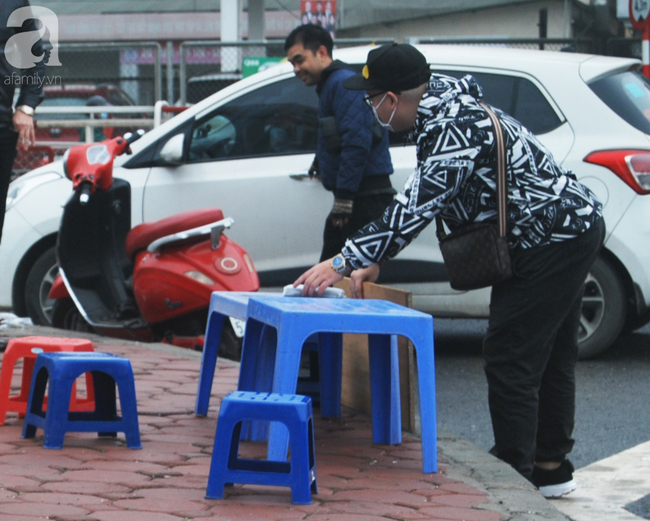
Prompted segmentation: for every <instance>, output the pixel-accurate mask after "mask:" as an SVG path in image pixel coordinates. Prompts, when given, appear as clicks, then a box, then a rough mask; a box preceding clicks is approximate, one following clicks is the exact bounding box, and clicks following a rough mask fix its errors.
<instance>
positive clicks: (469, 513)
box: [0, 328, 567, 521]
mask: <svg viewBox="0 0 650 521" xmlns="http://www.w3.org/2000/svg"><path fill="white" fill-rule="evenodd" d="M62 333H63V332H61V331H58V330H52V329H47V328H31V329H29V330H28V331H23V330H20V329H18V330H3V331H0V337H8V336H25V335H29V334H47V335H50V336H62ZM63 334H65V333H63ZM85 336H86V337H87V338H91V339H92V340H93V342H94V343H95V349H96V350H99V351H106V352H111V353H114V354H117V355H121V356H125V357H127V358H129V359H130V360H131V363H132V365H133V369H134V373H135V386H136V393H137V399H138V413H139V421H140V433H141V437H142V446H143V448H142V449H141V450H130V449H128V448H127V447H126V444H125V441H124V436H123V434H118V437H117V438H98V437H97V436H96V435H95V434H92V433H69V434H66V437H65V443H64V447H63V449H61V450H48V449H44V448H43V447H42V442H43V438H42V434H43V433H42V431H40V430H39V431H37V436H36V438H33V439H28V440H23V439H21V438H20V435H21V431H22V420H20V419H18V418H17V416H16V414H15V413H8V415H7V421H6V424H5V425H4V426H2V427H0V521H4V520H7V521H9V520H11V521H31V520H35V519H51V520H59V521H77V520H84V521H149V520H151V521H180V520H190V519H217V520H224V521H225V520H231V521H243V520H255V521H266V520H268V521H293V520H309V521H386V520H408V521H411V520H413V521H417V520H442V521H462V520H466V521H498V520H503V521H506V520H516V519H521V520H527V521H529V520H542V519H544V520H547V519H558V520H566V519H567V518H566V517H564V516H563V515H561V514H559V512H557V510H555V509H554V508H553V507H552V506H550V504H549V503H548V502H547V501H546V500H544V499H543V498H542V497H541V496H540V495H539V493H538V492H537V491H536V490H534V489H533V487H532V486H531V485H529V484H528V483H527V482H525V481H524V480H523V479H521V478H519V477H518V475H517V474H516V473H515V472H514V471H512V469H510V468H509V467H507V466H505V465H504V464H502V463H501V462H498V461H497V460H496V459H494V458H492V457H491V456H490V455H488V454H485V453H484V452H483V451H480V450H479V449H477V448H476V447H474V446H472V445H471V444H469V443H467V442H464V441H463V440H458V439H456V438H454V437H453V436H446V437H445V436H442V437H441V439H440V447H439V449H440V454H439V468H440V471H439V472H438V473H437V474H423V473H422V461H421V456H422V454H421V450H420V442H419V439H417V438H416V437H414V436H412V435H410V434H406V433H405V435H404V442H403V443H402V444H401V445H398V446H386V445H374V444H373V443H372V425H371V422H370V419H369V418H368V417H367V416H365V415H363V414H359V413H356V412H354V411H351V410H348V409H345V410H344V412H343V416H342V418H341V419H338V420H325V419H321V418H320V417H319V416H318V412H317V411H316V415H315V416H316V419H315V437H316V470H317V479H318V488H319V494H318V495H314V496H313V503H312V504H311V505H293V504H292V503H291V493H290V490H289V489H288V488H285V487H268V486H254V485H235V486H233V487H228V488H227V489H226V497H225V499H223V500H210V499H205V497H204V495H205V490H206V486H207V480H208V471H209V465H210V458H211V453H212V448H213V440H214V433H215V428H216V419H217V416H218V408H219V403H220V400H221V398H222V397H223V396H224V395H225V394H226V393H228V392H229V391H231V390H234V389H235V388H236V385H237V377H238V371H239V366H238V364H235V363H233V362H229V361H226V360H221V359H220V360H219V363H218V366H217V373H216V377H215V385H214V388H213V396H212V400H211V402H210V411H209V414H208V416H207V417H205V418H200V417H196V416H194V400H195V397H196V389H197V382H198V373H199V368H200V354H198V353H194V352H190V351H184V350H180V349H176V348H171V347H168V346H162V345H158V344H153V345H144V344H138V343H133V342H126V341H115V340H110V339H105V338H102V337H98V336H95V335H85ZM13 384H14V390H17V388H18V386H19V378H18V375H15V376H14V381H13ZM243 446H244V448H243V451H245V452H246V453H247V454H252V455H254V454H263V449H264V446H263V444H260V443H250V442H248V443H244V444H243Z"/></svg>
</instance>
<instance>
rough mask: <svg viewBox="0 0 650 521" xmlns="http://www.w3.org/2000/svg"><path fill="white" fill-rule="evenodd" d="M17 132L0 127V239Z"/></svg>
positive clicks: (14, 156)
mask: <svg viewBox="0 0 650 521" xmlns="http://www.w3.org/2000/svg"><path fill="white" fill-rule="evenodd" d="M17 140H18V134H17V133H16V132H14V131H13V130H11V129H9V128H3V129H0V210H1V211H0V240H1V239H2V227H3V226H4V220H5V205H6V204H7V191H8V190H9V181H10V179H11V171H12V168H13V165H14V160H15V159H16V142H17Z"/></svg>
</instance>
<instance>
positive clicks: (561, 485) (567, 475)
mask: <svg viewBox="0 0 650 521" xmlns="http://www.w3.org/2000/svg"><path fill="white" fill-rule="evenodd" d="M573 470H574V468H573V465H572V464H571V462H570V461H569V460H568V459H565V460H564V461H563V462H562V463H561V464H560V466H559V467H558V468H556V469H555V470H544V469H541V468H539V467H535V468H534V469H533V475H532V477H531V481H532V482H533V485H535V486H536V487H537V488H538V489H539V491H540V492H541V494H542V496H544V497H545V498H548V499H551V498H558V497H562V496H564V495H566V494H568V493H569V492H573V491H574V490H575V489H576V488H577V487H578V485H576V482H575V481H574V480H573Z"/></svg>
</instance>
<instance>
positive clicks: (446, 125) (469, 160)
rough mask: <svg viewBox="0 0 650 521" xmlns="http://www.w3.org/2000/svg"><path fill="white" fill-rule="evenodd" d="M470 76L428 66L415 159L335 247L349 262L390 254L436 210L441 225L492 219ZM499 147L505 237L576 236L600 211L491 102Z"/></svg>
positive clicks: (481, 122)
mask: <svg viewBox="0 0 650 521" xmlns="http://www.w3.org/2000/svg"><path fill="white" fill-rule="evenodd" d="M481 97H482V92H481V88H480V86H479V85H478V83H476V80H475V79H474V78H473V77H471V76H465V77H464V78H462V79H460V80H458V79H456V78H451V77H448V76H443V75H439V74H432V76H431V80H430V82H429V87H428V89H427V92H426V93H425V95H424V97H423V98H422V100H421V102H420V106H419V109H418V116H417V119H416V122H415V126H414V130H413V131H412V133H411V135H410V138H411V140H412V141H414V142H415V144H416V153H417V167H416V169H415V171H414V172H413V174H412V175H411V176H410V177H409V179H408V181H407V183H406V186H405V187H404V191H403V192H402V193H400V194H399V195H397V196H396V198H395V200H394V201H393V203H392V204H391V205H390V206H389V207H388V208H387V209H386V211H385V212H384V215H383V217H382V218H381V219H378V220H376V221H374V222H372V223H370V224H368V225H366V226H365V227H364V228H363V229H362V230H361V231H359V232H357V233H356V234H355V235H354V236H352V237H351V238H350V239H349V240H348V241H347V243H346V245H345V248H344V249H343V255H344V256H345V257H346V260H347V262H348V263H349V264H350V265H351V266H352V267H354V268H360V267H362V266H369V265H370V264H373V263H377V262H379V261H382V260H387V259H391V258H393V257H395V255H397V254H398V253H399V252H400V251H401V250H402V249H403V248H404V247H405V246H406V245H408V244H409V243H410V242H411V241H412V240H413V239H414V238H415V237H417V235H418V234H419V233H420V232H421V231H422V230H423V229H424V228H425V227H426V226H427V225H428V224H429V223H431V221H432V220H433V219H434V217H435V216H436V215H437V214H438V213H439V214H440V216H441V217H442V218H443V220H444V221H445V224H446V225H447V226H448V227H449V229H451V230H454V229H456V228H458V227H459V226H463V225H465V224H469V223H474V222H483V221H488V222H489V221H493V222H496V216H497V210H496V163H497V154H496V147H495V141H494V134H493V129H492V124H491V121H490V119H489V117H488V115H487V113H486V112H485V110H484V109H482V108H481V106H480V105H479V104H478V100H479V99H480V98H481ZM495 112H496V113H497V115H498V117H499V120H500V121H501V125H502V127H503V133H504V138H505V141H506V155H507V184H508V206H507V209H508V212H507V213H508V242H509V245H510V247H511V248H512V249H516V248H531V247H533V246H541V245H545V244H549V243H551V242H558V241H563V240H566V239H570V238H573V237H576V236H577V235H579V234H581V233H582V232H584V231H585V230H587V229H589V227H590V226H591V224H592V223H593V222H594V221H595V220H596V219H597V218H598V217H599V216H602V205H601V204H600V202H599V201H598V199H596V197H595V196H594V195H593V193H591V191H590V190H589V189H588V188H586V187H585V186H583V185H581V184H580V183H579V182H578V181H577V180H576V178H575V176H574V175H573V174H572V173H571V172H569V171H567V170H564V169H563V168H562V167H560V166H559V165H558V164H557V163H555V161H554V159H553V157H552V155H551V154H550V152H549V151H547V150H546V149H545V148H544V146H543V145H542V144H541V143H540V142H539V141H538V140H537V138H535V136H534V135H533V134H532V133H531V132H530V131H528V130H527V129H526V128H524V127H523V126H522V125H521V123H519V122H518V121H517V120H515V119H513V118H512V117H510V116H509V115H507V114H505V113H504V112H501V111H500V110H498V109H495Z"/></svg>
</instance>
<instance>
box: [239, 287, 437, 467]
mask: <svg viewBox="0 0 650 521" xmlns="http://www.w3.org/2000/svg"><path fill="white" fill-rule="evenodd" d="M265 326H272V327H273V328H275V331H276V332H277V338H274V339H273V340H274V341H264V338H263V332H264V331H265V330H268V328H265ZM314 333H320V340H321V342H325V343H327V342H340V337H341V334H342V333H359V334H368V347H369V360H370V385H371V393H372V420H373V438H374V441H375V443H383V444H391V443H399V441H397V440H396V439H395V438H396V435H397V434H396V432H395V428H394V426H395V425H400V423H399V422H400V421H401V419H400V417H399V416H400V414H399V406H398V405H399V385H397V386H395V382H396V381H397V383H398V384H399V380H398V379H397V378H396V375H395V372H396V371H395V370H394V367H396V365H393V364H394V363H395V362H396V358H397V357H396V356H395V348H394V347H395V342H394V341H392V340H391V337H392V336H394V335H402V336H405V337H407V338H409V339H410V340H411V342H413V345H414V347H415V352H416V357H417V371H418V378H417V379H418V394H419V404H420V423H421V429H422V458H423V470H424V472H425V473H429V472H436V471H437V440H436V406H435V367H434V356H433V318H432V317H431V316H430V315H427V314H425V313H421V312H419V311H415V310H412V309H409V308H406V307H403V306H399V305H397V304H394V303H392V302H387V301H384V300H356V299H322V298H260V297H257V296H251V297H250V299H249V303H248V321H247V324H246V336H245V338H244V348H243V351H242V363H241V369H240V389H241V390H254V389H246V388H242V387H241V384H242V382H253V381H255V374H256V373H258V372H259V371H258V368H257V367H256V366H257V364H259V363H262V364H264V363H269V361H273V362H272V363H273V365H274V370H273V371H272V374H273V378H272V389H271V390H272V392H274V393H285V394H294V393H295V391H296V385H297V381H298V372H299V370H300V353H301V350H302V346H303V344H304V342H305V340H306V339H307V338H309V337H310V336H311V335H313V334H314ZM325 347H326V346H325ZM321 348H323V346H321ZM396 404H397V407H396V406H395V405H396ZM399 436H401V430H400V431H399ZM287 448H288V436H287V432H286V429H284V427H283V426H282V425H279V424H275V423H272V424H271V428H270V436H269V448H268V459H269V460H275V461H284V460H286V455H287Z"/></svg>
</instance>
